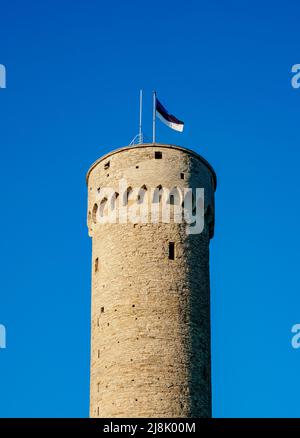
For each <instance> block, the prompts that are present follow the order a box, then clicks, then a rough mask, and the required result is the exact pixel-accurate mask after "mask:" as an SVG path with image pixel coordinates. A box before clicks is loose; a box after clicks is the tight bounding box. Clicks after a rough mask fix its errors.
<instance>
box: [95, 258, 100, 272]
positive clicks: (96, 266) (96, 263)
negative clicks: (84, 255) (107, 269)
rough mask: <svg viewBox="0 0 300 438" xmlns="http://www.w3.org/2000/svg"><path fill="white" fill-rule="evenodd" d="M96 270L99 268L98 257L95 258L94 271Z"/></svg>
mask: <svg viewBox="0 0 300 438" xmlns="http://www.w3.org/2000/svg"><path fill="white" fill-rule="evenodd" d="M98 270H99V259H98V257H97V258H96V260H95V272H98Z"/></svg>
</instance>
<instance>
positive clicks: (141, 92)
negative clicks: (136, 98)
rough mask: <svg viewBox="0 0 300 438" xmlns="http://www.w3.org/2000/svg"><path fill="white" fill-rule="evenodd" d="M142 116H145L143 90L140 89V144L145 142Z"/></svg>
mask: <svg viewBox="0 0 300 438" xmlns="http://www.w3.org/2000/svg"><path fill="white" fill-rule="evenodd" d="M142 117H143V90H140V119H139V144H142V143H143V132H142Z"/></svg>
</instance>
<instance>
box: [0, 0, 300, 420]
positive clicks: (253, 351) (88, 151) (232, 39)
mask: <svg viewBox="0 0 300 438" xmlns="http://www.w3.org/2000/svg"><path fill="white" fill-rule="evenodd" d="M299 15H300V6H299V2H298V0H291V1H289V2H283V1H280V2H279V1H276V0H275V1H274V0H273V1H258V0H252V1H243V2H241V1H237V0H236V1H230V0H229V1H227V2H224V1H222V0H219V1H210V2H207V1H202V0H201V1H199V0H197V1H194V0H192V1H191V0H189V1H188V2H182V1H177V0H172V1H169V0H165V1H163V2H162V1H157V0H152V1H151V2H141V1H128V2H124V1H120V0H119V1H110V2H104V1H91V0H85V1H83V0H77V1H70V0H64V1H57V0H51V1H50V0H48V1H46V0H45V1H43V2H38V1H35V2H34V1H26V2H24V1H21V0H9V1H8V0H7V1H4V0H2V1H1V3H0V63H1V64H5V65H6V68H7V89H5V90H3V89H2V90H0V144H1V161H0V163H1V169H0V190H1V215H0V239H1V252H0V266H1V282H0V323H2V324H5V325H6V328H7V349H6V350H0V387H1V396H0V416H9V417H14V416H23V417H27V416H31V417H34V416H46V417H52V416H61V417H63V416H71V417H77V416H80V417H81V416H82V417H86V416H88V395H89V388H88V384H89V381H88V380H89V323H90V321H89V318H90V251H91V242H90V240H89V237H88V235H87V229H86V186H85V172H86V171H87V169H88V167H89V165H90V164H91V163H92V162H93V161H94V160H95V159H97V158H98V157H99V156H101V155H102V154H103V153H106V152H108V151H109V150H111V149H112V148H117V147H120V146H124V145H127V144H128V143H129V142H130V140H131V139H132V137H133V136H134V135H135V134H136V133H137V118H138V105H137V102H138V90H139V88H143V89H144V93H145V113H144V115H145V124H144V130H145V133H146V134H147V135H148V136H150V135H151V91H152V89H156V90H157V91H158V93H159V96H160V97H161V99H162V101H163V103H164V104H165V105H166V106H167V108H168V109H169V110H171V111H172V112H173V113H174V114H175V115H176V116H177V117H179V118H181V119H183V120H184V121H185V123H186V125H185V131H184V133H183V134H179V133H176V132H173V131H170V130H169V129H168V128H167V127H165V126H164V125H162V124H160V122H158V123H159V124H158V126H157V131H158V132H157V136H158V141H160V142H167V143H175V144H181V145H184V146H186V147H190V148H193V149H194V150H196V151H197V152H199V153H200V154H202V155H203V156H204V157H205V158H207V159H208V160H209V161H210V163H211V164H212V165H213V166H214V168H215V170H216V173H217V175H218V183H219V185H218V190H217V193H216V205H217V217H216V230H215V238H214V240H213V241H212V244H211V286H212V288H211V289H212V334H213V347H212V358H213V396H214V401H213V413H214V416H217V417H228V416H247V417H251V416H272V417H276V416H300V405H299V393H300V379H299V367H300V350H293V349H292V348H291V344H290V340H291V333H290V331H291V327H292V325H293V324H295V323H300V293H299V247H300V232H299V230H298V224H299V221H300V196H299V195H300V189H299V176H298V172H299V166H300V148H299V140H300V131H299V116H300V89H299V90H295V89H293V88H292V87H291V84H290V80H291V73H290V71H291V67H292V65H293V64H296V63H300V50H299V48H300V37H299V31H298V30H299Z"/></svg>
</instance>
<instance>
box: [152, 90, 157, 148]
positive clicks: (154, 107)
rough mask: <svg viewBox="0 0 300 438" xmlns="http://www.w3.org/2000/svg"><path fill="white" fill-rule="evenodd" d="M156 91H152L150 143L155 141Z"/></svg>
mask: <svg viewBox="0 0 300 438" xmlns="http://www.w3.org/2000/svg"><path fill="white" fill-rule="evenodd" d="M155 137H156V91H153V114H152V143H155V140H156V138H155Z"/></svg>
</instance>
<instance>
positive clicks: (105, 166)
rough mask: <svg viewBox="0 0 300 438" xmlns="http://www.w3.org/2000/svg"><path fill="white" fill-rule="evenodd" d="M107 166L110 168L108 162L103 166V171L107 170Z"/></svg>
mask: <svg viewBox="0 0 300 438" xmlns="http://www.w3.org/2000/svg"><path fill="white" fill-rule="evenodd" d="M109 166H110V161H108V162H107V163H105V164H104V169H105V170H107V169H109Z"/></svg>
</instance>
